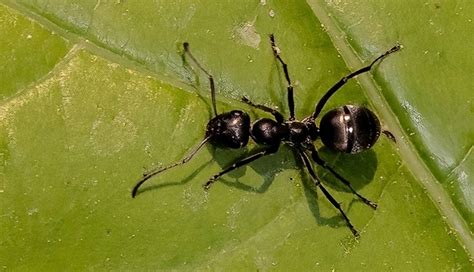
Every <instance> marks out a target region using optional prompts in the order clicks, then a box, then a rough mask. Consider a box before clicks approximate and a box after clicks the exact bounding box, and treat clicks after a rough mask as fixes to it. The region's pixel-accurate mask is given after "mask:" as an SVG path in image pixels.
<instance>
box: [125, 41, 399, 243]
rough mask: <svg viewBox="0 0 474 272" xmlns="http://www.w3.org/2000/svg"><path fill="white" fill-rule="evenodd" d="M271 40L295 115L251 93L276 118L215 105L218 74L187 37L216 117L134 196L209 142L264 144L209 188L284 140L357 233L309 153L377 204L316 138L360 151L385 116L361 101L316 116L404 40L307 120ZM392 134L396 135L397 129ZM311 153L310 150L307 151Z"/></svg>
mask: <svg viewBox="0 0 474 272" xmlns="http://www.w3.org/2000/svg"><path fill="white" fill-rule="evenodd" d="M270 43H271V47H272V50H273V55H274V56H275V58H276V59H277V60H278V61H279V62H280V63H281V65H282V67H283V72H284V74H285V79H286V82H287V84H288V85H287V94H288V107H289V111H290V117H289V118H288V119H287V120H285V118H284V117H283V115H282V114H281V113H280V112H278V111H277V110H275V109H272V108H269V107H267V106H264V105H260V104H254V103H253V102H251V101H250V100H249V99H247V98H246V97H243V98H242V102H244V103H246V104H248V105H249V106H251V107H254V108H257V109H260V110H262V111H265V112H268V113H270V114H272V115H273V117H274V119H270V118H262V119H259V120H257V121H255V122H254V123H253V124H251V123H250V117H249V115H248V114H247V113H245V112H243V111H241V110H233V111H230V112H225V113H220V114H219V113H218V112H217V109H216V90H215V84H214V78H213V77H212V75H211V74H210V73H209V72H208V71H207V70H205V69H204V68H203V67H202V65H201V64H200V63H199V62H198V61H197V59H196V58H195V57H194V55H193V54H192V53H191V50H190V48H189V43H187V42H185V43H183V47H184V55H183V56H186V55H187V56H189V58H191V60H192V61H193V62H194V63H195V65H196V66H197V67H198V68H199V69H200V70H201V71H202V72H204V73H205V74H206V75H207V77H208V78H209V84H210V89H211V100H212V108H213V112H214V118H212V119H211V120H210V121H209V122H208V123H207V127H206V134H205V137H204V140H203V141H202V142H201V143H200V144H198V146H197V147H195V148H194V149H193V150H192V151H191V152H190V153H189V154H188V155H187V156H185V157H184V158H183V159H182V160H180V161H178V162H175V163H173V164H170V165H168V166H165V167H159V168H156V169H154V170H152V171H149V172H147V173H144V174H143V177H142V178H141V179H140V180H139V181H138V183H137V184H136V185H135V187H134V188H133V190H132V197H135V196H136V195H137V191H138V188H139V187H140V186H141V185H142V184H143V183H144V182H145V181H147V180H148V179H150V178H151V177H153V176H155V175H158V174H160V173H162V172H164V171H166V170H168V169H171V168H173V167H176V166H179V165H182V164H185V163H187V162H188V161H190V160H191V159H192V157H193V156H194V155H195V154H196V153H197V152H198V151H199V150H200V149H201V148H202V147H203V146H204V145H205V144H206V143H207V142H209V143H210V144H212V145H214V146H217V147H223V148H234V149H237V148H243V147H245V146H246V145H247V143H248V141H249V137H251V138H252V139H253V140H254V141H255V142H256V143H257V144H258V145H261V146H262V148H261V149H259V150H258V151H256V152H254V153H253V154H251V155H249V156H247V157H245V158H243V159H240V160H238V161H236V162H234V163H233V164H232V165H231V166H229V167H227V168H225V169H223V170H222V171H221V172H219V173H218V174H216V175H214V176H212V177H211V178H210V179H209V180H208V181H207V182H206V183H205V184H204V189H205V190H208V189H209V188H210V187H211V185H212V184H213V183H214V182H215V181H217V179H219V177H221V176H222V175H224V174H226V173H228V172H230V171H232V170H235V169H237V168H239V167H241V166H244V165H246V164H248V163H250V162H253V161H255V160H257V159H259V158H261V157H264V156H267V155H270V154H273V153H275V152H277V151H278V148H279V147H280V144H282V143H284V144H287V145H289V146H290V147H291V148H293V149H294V150H295V151H296V153H297V154H298V155H299V156H300V158H301V160H302V161H303V164H304V166H305V167H306V169H307V170H308V173H309V175H310V176H311V178H312V180H313V182H314V184H315V185H316V186H317V187H319V188H320V189H321V191H322V192H323V194H324V196H325V197H326V198H327V199H328V200H329V202H331V204H332V205H333V206H334V207H335V208H336V209H338V210H339V212H340V213H341V215H342V217H343V218H344V220H345V222H346V224H347V226H348V227H349V229H350V230H351V232H352V233H353V234H354V236H356V237H357V236H358V235H359V234H358V232H357V230H356V229H355V228H354V226H353V225H352V223H351V221H350V220H349V218H348V217H347V215H346V214H345V213H344V211H343V210H342V208H341V206H340V205H339V203H338V202H337V200H336V199H335V198H334V197H333V196H332V195H331V194H330V193H329V192H328V191H327V190H326V188H325V187H324V186H323V185H322V184H321V180H320V179H319V178H318V176H317V175H316V173H315V172H314V169H313V165H312V163H311V160H310V157H309V156H311V158H312V159H313V161H314V162H316V163H317V164H318V165H320V166H322V167H323V168H324V169H326V170H328V171H329V172H331V173H332V174H333V175H334V176H335V177H336V178H337V179H338V180H339V181H340V182H342V183H343V184H344V185H345V186H347V187H348V188H349V189H350V191H351V192H352V193H353V194H354V195H356V196H357V197H358V198H359V199H360V200H361V201H362V202H364V203H365V204H367V205H368V206H370V207H372V208H373V209H376V208H377V204H376V203H375V202H373V201H370V200H368V199H367V198H365V197H363V196H362V195H360V194H359V193H357V192H356V191H355V190H354V188H353V187H352V185H351V183H350V182H349V181H348V180H346V179H345V178H344V177H342V176H341V175H339V174H338V173H337V172H336V171H335V170H334V169H333V168H331V167H330V166H329V165H328V164H327V163H326V161H324V160H323V159H322V158H321V157H320V156H319V154H318V151H317V150H316V148H315V146H314V144H313V142H314V141H315V140H316V139H318V138H321V141H322V142H323V144H324V145H325V146H327V147H329V148H330V149H333V150H335V151H338V152H345V153H351V154H356V153H359V152H361V151H364V150H367V149H369V148H371V147H372V146H373V145H374V144H375V142H376V141H377V139H378V138H379V136H380V132H381V128H380V122H379V120H378V118H377V116H376V115H375V114H374V113H373V112H372V111H370V110H369V109H367V108H365V107H362V106H356V105H344V106H342V107H338V108H336V109H333V110H331V111H329V112H328V113H326V114H325V115H324V116H323V117H322V118H321V121H320V125H319V127H318V126H316V123H315V120H316V118H317V117H318V116H319V114H320V113H321V111H322V109H323V107H324V105H325V104H326V102H327V101H328V100H329V98H330V97H331V96H332V95H333V94H334V93H336V91H338V90H339V89H340V88H341V87H342V86H344V84H346V82H347V81H348V80H349V79H351V78H353V77H355V76H357V75H359V74H362V73H365V72H369V71H370V69H371V68H372V67H373V66H374V64H376V63H377V62H379V61H381V60H382V59H384V58H385V57H387V56H388V55H390V54H391V53H394V52H396V51H398V50H400V48H401V47H400V46H399V45H396V46H394V47H393V48H391V49H390V50H388V51H387V52H385V53H383V54H382V55H380V56H379V57H378V58H376V59H375V60H374V61H372V63H370V64H369V65H367V66H365V67H363V68H361V69H359V70H357V71H355V72H353V73H350V74H349V75H346V76H344V77H343V78H342V79H341V80H339V81H338V82H337V83H336V84H334V86H332V87H331V88H330V89H329V90H328V91H327V92H326V93H325V94H324V95H323V97H322V98H321V100H319V102H318V104H316V108H315V110H314V112H313V114H312V115H311V116H308V117H306V118H304V119H303V120H302V121H299V120H296V119H295V106H294V99H293V85H292V83H291V79H290V76H289V73H288V66H287V64H286V63H285V62H284V61H283V59H282V58H281V56H280V50H279V49H278V47H277V46H276V44H275V37H274V36H273V34H271V35H270ZM382 132H383V133H385V134H387V135H388V136H389V137H390V136H391V133H390V132H388V131H382ZM392 136H393V135H392ZM308 153H309V154H308Z"/></svg>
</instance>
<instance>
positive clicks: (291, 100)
mask: <svg viewBox="0 0 474 272" xmlns="http://www.w3.org/2000/svg"><path fill="white" fill-rule="evenodd" d="M270 44H271V45H272V50H273V55H274V56H275V58H277V59H278V61H279V62H280V63H281V65H282V66H283V72H284V73H285V78H286V82H287V83H288V85H287V90H288V108H289V109H290V119H289V120H290V121H293V120H295V100H294V98H293V85H291V79H290V74H289V73H288V65H286V63H285V62H284V61H283V59H282V58H281V57H280V49H279V48H278V47H277V46H276V43H275V36H273V34H270Z"/></svg>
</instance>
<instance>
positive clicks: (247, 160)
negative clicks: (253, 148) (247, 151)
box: [203, 146, 278, 190]
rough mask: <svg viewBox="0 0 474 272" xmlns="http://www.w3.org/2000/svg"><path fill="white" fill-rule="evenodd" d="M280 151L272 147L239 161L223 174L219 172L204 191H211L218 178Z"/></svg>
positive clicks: (205, 185)
mask: <svg viewBox="0 0 474 272" xmlns="http://www.w3.org/2000/svg"><path fill="white" fill-rule="evenodd" d="M277 151H278V146H271V147H269V148H267V149H264V150H261V151H259V152H257V153H255V154H252V155H249V156H247V157H245V158H243V159H241V160H238V161H237V162H235V163H233V164H232V165H231V166H229V167H227V168H226V169H224V170H222V171H221V172H219V173H218V174H216V175H214V176H212V177H211V178H210V179H209V180H208V181H207V182H206V183H205V184H204V185H203V187H204V190H209V188H211V185H212V184H213V183H214V182H216V181H217V179H218V178H220V177H221V176H223V175H224V174H226V173H228V172H230V171H232V170H235V169H237V168H239V167H241V166H244V165H246V164H249V163H251V162H253V161H255V160H257V159H259V158H261V157H263V156H267V155H270V154H273V153H275V152H277Z"/></svg>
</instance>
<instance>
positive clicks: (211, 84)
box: [183, 42, 217, 116]
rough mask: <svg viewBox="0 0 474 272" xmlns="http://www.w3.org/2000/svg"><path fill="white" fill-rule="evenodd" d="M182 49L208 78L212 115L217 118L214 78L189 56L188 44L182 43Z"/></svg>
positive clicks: (191, 55)
mask: <svg viewBox="0 0 474 272" xmlns="http://www.w3.org/2000/svg"><path fill="white" fill-rule="evenodd" d="M183 47H184V53H185V54H188V55H189V57H190V58H191V59H192V60H193V62H194V63H195V64H196V66H197V67H198V68H199V69H201V71H203V72H204V73H205V74H206V75H207V77H208V78H209V84H210V86H211V100H212V109H213V110H214V115H215V116H217V109H216V87H215V85H214V78H213V77H212V75H211V74H210V73H209V72H208V71H206V69H204V68H203V67H202V65H201V64H200V63H199V62H198V61H197V60H196V58H195V57H194V56H193V54H191V49H189V43H188V42H184V43H183Z"/></svg>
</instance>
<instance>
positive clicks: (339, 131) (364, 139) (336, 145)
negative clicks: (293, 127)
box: [319, 105, 380, 154]
mask: <svg viewBox="0 0 474 272" xmlns="http://www.w3.org/2000/svg"><path fill="white" fill-rule="evenodd" d="M319 129H320V137H321V140H322V142H323V143H324V145H325V146H327V147H329V148H331V149H333V150H337V151H340V152H345V153H351V154H356V153H359V152H361V151H364V150H366V149H369V148H371V147H372V146H373V145H374V144H375V142H377V139H378V138H379V136H380V122H379V119H378V118H377V116H376V115H375V114H374V113H373V112H372V111H370V110H369V109H367V108H365V107H362V106H354V105H345V106H343V107H339V108H336V109H333V110H331V111H329V112H328V113H326V114H325V115H324V116H323V118H321V122H320V126H319Z"/></svg>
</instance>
